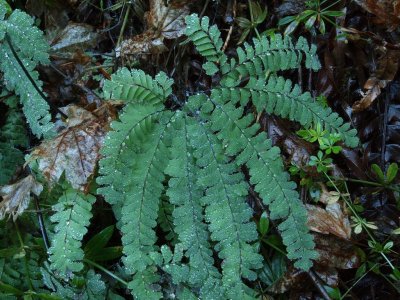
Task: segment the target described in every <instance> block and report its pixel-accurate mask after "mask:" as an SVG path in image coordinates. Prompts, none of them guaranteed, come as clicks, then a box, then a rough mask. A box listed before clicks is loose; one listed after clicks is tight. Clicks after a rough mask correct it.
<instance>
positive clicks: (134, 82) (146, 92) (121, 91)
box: [103, 68, 173, 104]
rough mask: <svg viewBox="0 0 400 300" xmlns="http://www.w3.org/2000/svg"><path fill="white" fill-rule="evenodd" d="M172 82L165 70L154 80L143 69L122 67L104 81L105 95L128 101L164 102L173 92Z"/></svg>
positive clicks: (108, 97)
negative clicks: (109, 78)
mask: <svg viewBox="0 0 400 300" xmlns="http://www.w3.org/2000/svg"><path fill="white" fill-rule="evenodd" d="M172 83H173V81H172V80H171V79H169V78H168V77H167V75H166V74H165V73H164V72H160V73H159V74H158V75H157V76H156V77H155V80H154V79H153V78H152V77H151V76H150V75H147V74H146V73H144V72H143V71H142V70H135V69H134V70H132V71H129V70H128V69H127V68H122V69H120V70H118V71H117V72H115V73H114V74H113V75H112V78H111V80H106V82H105V83H104V88H103V90H104V97H105V99H112V100H123V101H125V102H128V103H129V102H134V103H141V104H157V103H163V102H164V101H165V100H166V99H167V97H168V96H169V95H170V94H171V92H172V89H171V86H172Z"/></svg>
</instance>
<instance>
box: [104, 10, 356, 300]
mask: <svg viewBox="0 0 400 300" xmlns="http://www.w3.org/2000/svg"><path fill="white" fill-rule="evenodd" d="M186 23H187V30H186V35H187V36H188V38H189V40H191V41H193V43H194V45H195V46H196V48H197V50H198V52H199V54H200V55H202V56H203V57H204V58H205V60H206V62H205V64H204V65H203V67H204V69H205V70H206V72H207V74H209V75H212V74H215V73H217V72H219V74H220V75H221V76H220V78H221V82H220V85H219V86H216V87H214V88H213V89H212V90H211V92H210V93H209V94H202V93H199V94H197V95H193V96H191V97H189V98H188V99H187V101H186V103H185V104H184V106H183V107H181V108H180V109H178V110H175V111H171V110H170V109H168V108H167V107H166V106H165V105H164V103H165V102H166V101H167V100H168V96H169V95H170V94H171V92H172V90H171V85H172V81H171V80H170V79H168V78H167V76H166V75H165V74H164V73H160V74H159V75H157V76H156V77H155V79H152V78H151V77H150V76H148V75H146V74H145V73H144V72H143V71H139V70H132V71H128V70H127V69H126V68H123V69H121V70H119V71H117V72H116V73H115V74H114V75H113V76H112V79H111V80H110V81H107V82H106V83H105V85H104V94H105V97H106V98H108V99H111V100H112V99H117V100H122V101H124V102H125V103H126V105H125V107H124V109H123V112H122V114H121V115H120V118H119V120H118V121H114V122H113V123H112V124H111V127H112V131H110V133H109V134H108V136H107V138H106V142H105V145H104V147H103V149H102V155H103V158H102V160H101V161H100V169H99V174H100V176H99V177H98V183H99V184H100V185H101V187H100V188H99V189H98V192H99V193H101V194H102V195H104V197H105V199H106V200H107V201H108V202H109V203H110V204H111V205H112V206H113V209H114V211H115V213H117V214H121V215H122V216H121V226H120V229H121V232H122V244H123V253H124V259H123V261H124V264H125V266H126V268H127V270H128V272H129V273H130V274H131V275H132V280H131V281H130V283H129V288H130V289H131V290H132V293H133V295H134V296H135V297H136V298H137V299H159V298H161V297H162V289H161V286H160V280H161V277H160V275H161V274H162V273H163V274H168V276H170V278H171V280H172V282H173V283H174V284H175V285H176V286H177V293H179V291H181V292H182V291H185V293H192V294H193V296H195V297H200V298H202V299H227V298H229V299H246V298H253V297H254V296H255V292H254V291H253V290H251V289H250V288H249V287H248V286H247V285H246V284H245V282H244V280H248V281H253V280H256V279H257V269H259V268H260V267H261V266H262V257H261V256H260V255H259V254H258V245H257V243H256V240H257V232H256V227H255V224H254V223H253V222H252V221H251V217H252V212H251V209H250V208H249V207H248V206H247V204H246V198H247V196H248V188H249V183H250V184H251V185H253V186H254V188H255V191H256V192H257V193H258V194H259V195H260V197H261V198H262V200H263V202H264V204H265V205H266V206H268V208H269V211H270V217H271V219H274V220H281V222H280V224H279V225H278V229H279V231H280V233H281V236H282V240H283V243H284V245H285V246H286V249H287V256H288V258H290V259H292V260H293V261H294V264H295V266H296V267H298V268H301V269H304V270H308V269H309V268H310V267H311V266H312V260H313V259H314V258H316V256H317V254H316V251H315V250H314V242H313V238H312V235H311V234H310V233H309V230H308V228H307V226H306V210H305V207H304V206H303V204H302V203H301V201H300V200H299V195H298V193H297V191H296V184H295V183H294V182H292V181H290V179H289V175H288V174H287V173H286V172H285V171H284V166H283V162H282V159H281V157H280V151H279V148H277V147H273V146H272V143H271V141H270V140H269V139H268V137H267V136H266V133H265V132H262V131H260V128H259V125H258V124H257V123H256V122H255V120H254V117H253V115H252V114H247V113H246V112H245V109H244V108H245V106H248V104H249V103H252V104H253V105H254V107H255V108H256V110H257V111H258V112H263V111H267V112H268V113H271V114H276V115H278V116H281V117H284V118H289V119H291V120H294V121H298V122H300V123H301V124H302V125H303V126H312V125H313V124H315V123H317V122H319V123H321V124H323V126H324V127H325V128H326V129H327V130H329V131H332V132H336V133H338V134H339V135H340V136H341V137H342V139H343V141H344V142H345V143H346V144H347V145H348V146H353V147H354V146H356V144H357V138H356V136H355V134H356V132H355V131H354V130H350V127H349V125H348V124H343V120H342V119H341V118H340V117H339V116H338V115H337V114H336V113H332V111H331V110H330V109H327V108H324V107H322V106H320V105H319V104H318V103H316V102H314V100H313V99H312V97H311V95H310V93H301V92H300V88H299V87H298V86H297V85H293V84H292V83H291V82H290V81H289V80H285V79H284V78H283V77H278V76H277V75H276V74H275V73H276V72H277V71H279V70H287V69H293V68H297V67H298V66H299V65H300V64H301V63H302V61H303V58H304V57H305V60H306V67H307V68H310V69H314V70H316V69H318V68H319V62H318V58H317V56H316V48H315V47H314V46H311V47H309V46H308V44H307V43H306V41H305V40H304V39H300V40H299V41H298V42H297V44H296V45H294V44H293V43H292V41H291V40H290V39H289V38H288V37H283V38H282V37H281V36H279V35H277V36H275V37H274V39H272V40H268V39H266V38H264V37H263V38H261V39H260V40H257V39H256V40H254V46H250V45H249V44H246V45H245V46H244V49H241V48H239V49H238V50H237V54H238V58H237V60H236V59H234V58H232V59H228V58H227V56H226V55H225V54H224V53H223V52H222V44H223V43H222V40H221V38H220V32H219V30H218V28H217V27H215V26H211V27H210V26H209V21H208V19H207V18H206V17H204V18H202V19H199V18H198V17H197V16H196V15H191V16H188V17H187V18H186ZM267 74H268V76H267ZM243 166H245V167H246V168H247V169H248V173H249V175H250V180H249V183H248V182H246V180H245V177H244V174H243V172H242V170H243ZM162 198H163V201H161V199H162ZM165 198H166V199H167V201H169V202H170V203H171V205H172V207H173V209H172V218H173V223H174V224H173V226H174V228H173V230H174V234H176V236H177V239H176V240H171V241H169V242H167V243H166V244H164V245H162V246H161V247H160V244H159V241H158V239H157V235H156V231H155V229H156V227H157V224H158V210H159V207H160V205H164V204H162V202H165ZM214 252H216V253H217V254H218V257H219V259H220V261H221V263H220V264H219V263H218V261H216V260H215V256H214V255H213V253H214ZM160 270H162V271H163V272H162V273H160ZM188 287H189V288H190V291H188V289H187V288H188ZM185 295H186V294H185Z"/></svg>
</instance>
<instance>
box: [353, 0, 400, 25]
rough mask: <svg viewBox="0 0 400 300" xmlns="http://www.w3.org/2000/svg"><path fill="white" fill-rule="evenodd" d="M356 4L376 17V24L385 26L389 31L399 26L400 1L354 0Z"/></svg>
mask: <svg viewBox="0 0 400 300" xmlns="http://www.w3.org/2000/svg"><path fill="white" fill-rule="evenodd" d="M356 2H357V3H358V4H359V5H360V6H361V7H362V8H364V9H365V10H366V11H368V12H369V13H371V14H374V15H376V16H377V18H378V19H377V22H376V23H380V24H384V25H386V26H387V27H388V28H389V30H395V29H397V28H398V26H400V1H393V0H356Z"/></svg>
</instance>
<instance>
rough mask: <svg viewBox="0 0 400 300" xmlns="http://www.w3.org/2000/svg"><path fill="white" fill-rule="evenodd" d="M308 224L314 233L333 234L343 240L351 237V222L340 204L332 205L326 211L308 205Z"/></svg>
mask: <svg viewBox="0 0 400 300" xmlns="http://www.w3.org/2000/svg"><path fill="white" fill-rule="evenodd" d="M307 212H308V221H307V224H308V226H309V227H310V229H311V230H312V231H315V232H319V233H322V234H333V235H335V236H337V237H340V238H342V239H346V240H349V239H350V237H351V226H350V221H349V219H348V217H347V215H346V214H344V213H343V210H342V208H341V206H340V204H339V203H331V204H328V205H327V206H326V208H325V209H323V208H321V207H319V206H317V205H309V204H307Z"/></svg>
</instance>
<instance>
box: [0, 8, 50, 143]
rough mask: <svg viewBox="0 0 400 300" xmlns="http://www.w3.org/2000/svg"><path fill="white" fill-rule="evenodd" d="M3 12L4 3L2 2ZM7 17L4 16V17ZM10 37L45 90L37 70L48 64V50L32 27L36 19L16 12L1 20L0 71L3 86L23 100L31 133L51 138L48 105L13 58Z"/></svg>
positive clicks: (36, 81)
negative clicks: (2, 75) (7, 38)
mask: <svg viewBox="0 0 400 300" xmlns="http://www.w3.org/2000/svg"><path fill="white" fill-rule="evenodd" d="M0 5H1V6H2V8H3V9H4V3H0ZM2 17H3V18H4V16H2ZM6 35H7V36H9V40H10V41H11V43H12V45H13V47H14V49H15V51H16V53H17V55H18V57H19V58H20V60H21V62H22V64H23V65H24V66H25V69H26V70H27V72H28V73H29V74H30V76H31V77H32V79H33V80H34V81H35V83H36V85H37V87H38V88H39V89H40V90H41V89H42V82H41V81H40V80H39V78H38V77H39V76H38V73H37V72H36V71H34V68H35V67H36V66H37V64H39V63H42V64H46V63H48V62H49V59H48V54H47V52H48V49H49V46H48V45H47V43H46V41H45V40H44V38H43V33H42V32H41V31H40V30H39V29H38V28H37V27H35V26H33V19H32V18H31V17H30V16H29V15H27V14H26V13H24V12H21V11H19V10H15V11H13V12H12V14H11V15H10V17H9V18H8V19H7V20H0V56H1V57H3V59H2V60H1V62H0V70H1V71H2V72H3V74H4V78H3V80H4V83H5V86H6V87H7V89H8V90H10V91H15V93H16V94H17V95H18V96H19V97H20V102H21V103H22V105H23V112H24V114H25V116H26V119H27V121H28V123H29V126H30V128H31V130H32V132H33V133H34V134H35V135H36V136H38V137H39V138H40V137H41V136H45V137H47V136H50V135H51V134H52V133H53V132H52V129H53V124H52V123H51V115H50V113H49V105H48V104H47V102H46V101H45V100H44V99H43V98H42V97H41V96H40V94H39V93H38V91H37V90H36V89H35V87H34V86H33V85H32V83H31V82H30V81H29V80H28V78H26V75H25V73H24V71H23V70H22V68H21V66H20V65H19V63H18V61H17V60H16V58H15V57H14V54H13V53H12V51H11V48H10V47H9V45H8V43H7V42H6V41H5V37H6Z"/></svg>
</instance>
